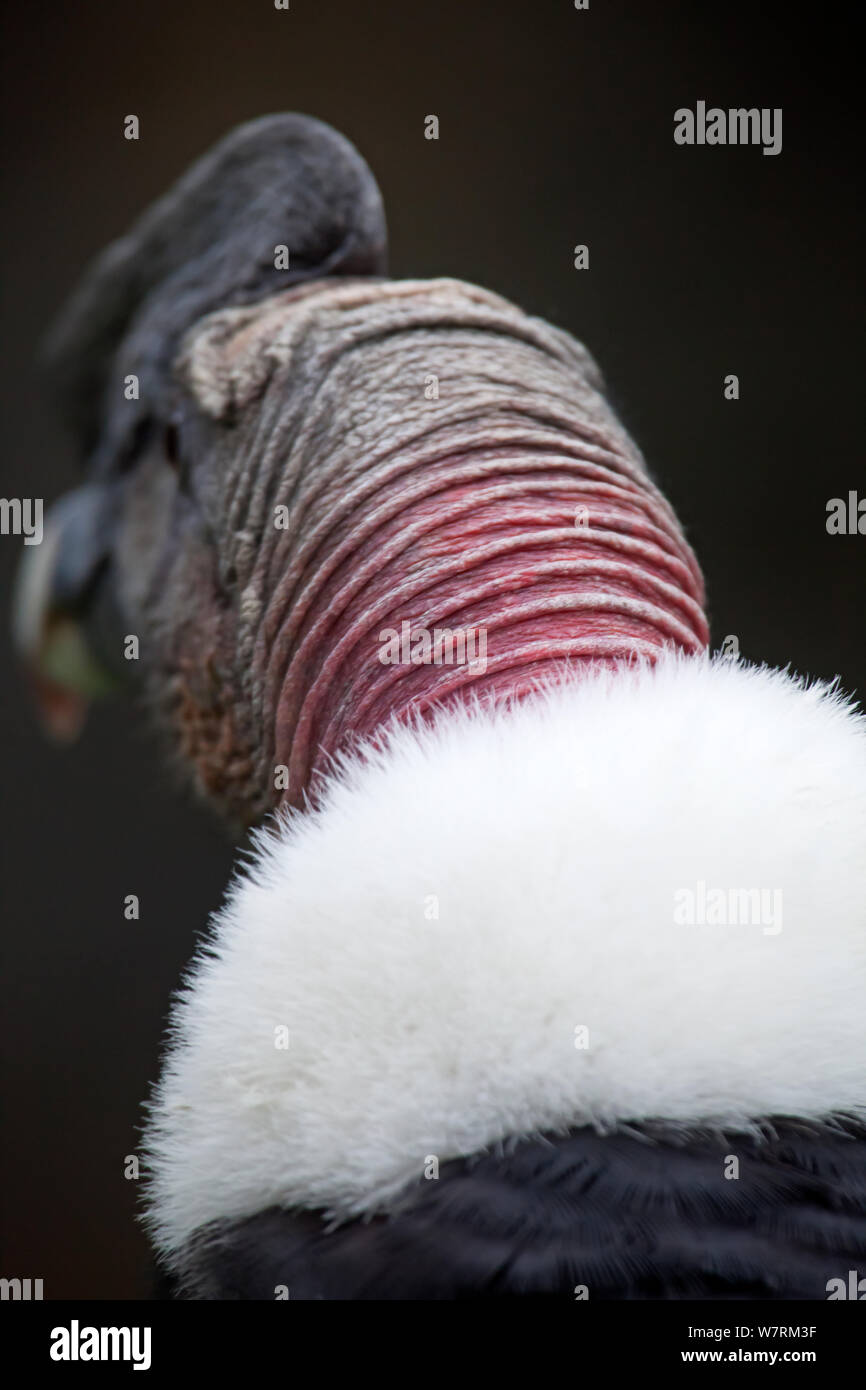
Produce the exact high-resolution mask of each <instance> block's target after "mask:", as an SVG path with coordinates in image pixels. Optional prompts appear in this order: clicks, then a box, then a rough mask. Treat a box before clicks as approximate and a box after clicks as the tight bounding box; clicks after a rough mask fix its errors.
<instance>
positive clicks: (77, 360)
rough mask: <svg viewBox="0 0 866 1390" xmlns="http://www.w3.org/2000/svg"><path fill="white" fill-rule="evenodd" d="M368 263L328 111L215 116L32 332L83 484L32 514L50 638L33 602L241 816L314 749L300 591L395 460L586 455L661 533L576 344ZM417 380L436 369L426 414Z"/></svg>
mask: <svg viewBox="0 0 866 1390" xmlns="http://www.w3.org/2000/svg"><path fill="white" fill-rule="evenodd" d="M282 245H285V246H288V249H289V265H291V268H289V270H288V271H286V270H277V268H275V267H274V260H275V247H277V246H282ZM384 272H385V220H384V211H382V203H381V197H379V193H378V189H377V186H375V182H374V179H373V175H371V172H370V170H368V168H367V165H366V164H364V161H363V160H361V158H360V156H359V154H357V153H356V152H354V150H353V147H352V146H350V145H349V143H348V142H346V140H345V139H343V138H342V136H339V135H338V133H336V132H335V131H332V129H329V128H328V126H325V125H322V124H321V122H318V121H314V120H311V118H309V117H302V115H275V117H267V118H263V120H260V121H254V122H252V124H249V125H245V126H242V128H239V129H236V131H234V132H232V133H231V135H229V136H228V138H227V139H225V140H222V142H221V145H218V146H217V147H215V149H214V150H213V152H211V153H210V154H207V156H206V157H204V158H202V160H200V161H199V163H197V164H196V165H193V168H192V170H190V171H189V172H188V174H186V175H185V177H183V178H182V179H181V181H179V182H178V183H177V185H175V188H174V189H171V192H170V193H167V195H165V196H164V197H163V199H161V200H160V202H158V203H156V204H154V206H153V207H152V208H150V210H149V211H147V213H146V214H145V215H143V217H142V218H140V220H139V221H138V224H136V225H135V227H133V228H132V231H131V232H129V234H128V235H126V236H124V238H122V239H121V240H118V242H115V243H114V245H113V246H110V247H108V249H107V250H106V252H104V253H103V254H101V256H100V257H99V260H97V261H96V263H95V265H93V267H92V268H90V271H89V272H88V275H86V277H85V279H83V284H82V285H81V288H79V289H78V292H76V293H75V296H74V297H72V300H71V303H70V306H68V309H67V311H65V313H64V316H63V317H61V320H60V322H58V324H57V327H56V329H54V331H53V334H51V339H50V345H49V368H50V375H51V378H53V381H54V386H56V389H57V392H58V395H60V399H61V403H63V404H64V407H65V411H67V417H68V420H70V423H71V425H72V427H74V428H75V431H76V434H78V438H79V442H81V452H82V456H83V459H85V464H86V470H88V485H86V488H83V489H79V492H78V493H74V495H72V496H71V499H70V498H68V499H65V500H64V503H63V506H61V507H60V509H57V510H56V512H54V513H53V521H51V516H50V517H49V528H50V527H51V524H54V528H56V532H57V534H56V535H54V545H53V555H54V559H53V562H51V573H50V574H49V575H47V577H44V582H46V585H47V594H44V595H43V596H42V599H40V612H42V631H43V637H42V642H43V646H46V645H49V638H50V634H49V637H46V635H44V634H46V632H49V628H50V623H49V621H47V619H46V613H47V616H49V617H53V619H54V620H56V619H57V614H65V616H68V617H71V619H74V620H75V621H76V623H78V624H79V627H81V628H82V630H83V631H85V634H86V642H88V646H89V651H90V655H92V657H93V660H95V662H96V663H97V664H99V666H100V667H101V669H103V670H107V671H108V673H111V674H113V676H115V677H117V678H121V680H129V676H131V673H132V674H133V676H135V677H136V682H138V684H139V685H140V687H143V689H145V692H146V696H147V699H149V703H150V705H152V706H153V709H154V713H156V716H157V721H158V724H160V726H163V728H165V730H168V733H170V741H171V744H172V745H174V749H175V752H177V753H178V755H179V756H178V762H179V765H181V767H182V769H183V770H185V773H186V774H188V776H190V777H192V780H193V783H195V785H196V787H197V790H199V791H200V792H202V794H203V795H204V796H206V798H207V799H210V801H211V803H215V806H217V808H218V810H220V812H221V813H222V815H224V816H225V817H227V819H229V820H231V821H232V823H234V824H235V826H245V824H250V823H253V821H254V820H257V819H259V817H260V816H261V815H263V813H264V812H267V810H268V809H270V808H271V806H272V805H274V803H275V801H278V799H279V798H277V796H275V795H274V765H275V763H285V765H286V766H288V765H289V763H291V762H292V778H293V780H292V785H293V787H299V788H300V792H302V794H303V791H304V788H306V778H307V774H309V771H310V766H309V765H310V755H309V749H307V748H306V746H304V741H303V738H300V739H297V744H296V746H293V744H295V739H293V734H295V719H296V717H297V714H299V709H300V695H299V689H297V685H299V680H300V681H302V682H303V681H304V680H307V678H309V677H310V674H311V671H310V669H309V666H310V663H306V659H304V660H302V663H300V667H302V669H300V677H299V670H297V662H296V663H295V667H293V669H292V671H291V673H289V674H291V680H289V681H288V687H286V689H284V682H285V680H286V673H288V664H289V659H291V657H292V652H293V642H295V641H296V637H297V626H299V623H302V621H303V617H302V614H303V602H297V596H299V595H300V598H302V599H303V595H304V585H307V588H309V585H310V582H311V581H310V574H313V575H314V577H316V575H317V574H318V575H320V574H321V570H322V564H327V552H328V546H331V549H334V546H335V541H334V537H338V538H339V537H341V535H342V538H343V541H345V530H346V528H352V527H353V525H360V523H359V521H357V520H356V518H354V517H352V516H349V510H350V507H352V506H354V507H356V510H357V502H359V498H363V495H364V492H367V493H368V492H371V491H374V489H375V488H378V486H379V485H381V484H382V480H385V482H388V480H389V478H393V474H395V471H396V473H398V474H399V475H400V477H402V474H406V477H407V478H409V477H410V475H413V477H414V480H416V481H414V484H413V485H420V486H423V488H424V486H430V488H432V484H430V485H428V484H425V481H424V473H425V470H427V467H428V464H435V463H436V461H441V460H442V459H448V457H453V456H456V455H459V453H460V452H461V450H474V452H475V453H477V455H478V456H481V453H482V452H484V450H489V452H491V453H493V455H496V452H498V453H499V456H502V455H503V453H506V452H509V450H510V452H512V453H513V455H514V456H516V457H520V459H521V460H523V461H521V464H520V467H521V468H524V467H525V459H527V456H528V455H531V453H532V452H535V453H537V455H538V456H539V457H541V456H542V455H544V456H545V457H548V455H549V453H550V452H556V450H559V453H560V455H563V453H574V452H575V450H577V449H582V450H584V452H587V449H588V450H589V452H592V450H596V455H595V456H596V457H598V459H599V460H601V461H607V463H610V466H612V467H613V468H616V470H617V471H619V473H624V474H630V475H631V477H632V478H639V480H641V485H642V486H644V488H646V489H649V491H651V492H652V495H653V498H655V505H656V506H657V509H659V510H660V512H664V514H666V516H667V517H669V518H670V521H671V524H673V525H674V527H676V520H674V518H673V514H671V513H670V509H669V507H667V503H666V502H664V499H663V498H662V496H660V495H659V493H657V492H655V489H652V485H651V484H649V482H648V480H646V475H645V470H644V464H642V460H641V456H639V453H638V450H637V449H635V446H634V445H632V442H631V441H630V439H628V436H627V435H626V432H624V431H623V430H621V427H620V425H619V423H617V421H616V418H614V417H613V414H612V411H610V409H609V407H607V404H606V402H605V399H603V395H602V391H601V378H599V375H598V371H596V368H595V364H594V363H592V360H591V357H589V356H588V353H587V352H585V349H584V347H581V345H580V343H577V342H574V339H571V338H570V336H569V335H567V334H563V332H560V331H557V329H555V328H552V327H550V325H549V324H546V322H544V321H541V320H535V318H530V317H528V316H525V314H523V313H521V311H520V310H517V309H514V306H512V304H509V303H507V302H505V300H502V299H499V297H498V296H495V295H489V293H488V292H485V291H481V289H477V288H475V286H470V285H463V284H461V282H459V281H421V282H413V281H407V282H389V281H385V279H384V278H379V277H384ZM428 371H435V373H438V374H439V377H441V378H443V379H445V381H446V382H448V391H445V392H443V398H442V399H441V400H438V402H436V403H435V406H434V407H431V403H430V402H428V400H425V398H424V379H425V374H427V373H428ZM131 374H135V375H136V377H138V379H139V399H138V400H135V399H133V400H128V399H126V398H125V389H124V382H125V378H128V377H129V375H131ZM493 467H495V460H493V461H491V470H493ZM496 467H498V466H496ZM499 471H502V470H499ZM418 478H420V480H421V481H420V484H418V482H417V480H418ZM389 485H391V484H389ZM275 503H285V505H286V506H289V509H291V525H289V530H288V531H279V532H278V531H275V530H274V524H272V516H274V505H275ZM341 527H342V528H343V530H342V531H341ZM322 538H324V539H322ZM322 553H324V555H325V560H322V559H321V556H322ZM411 563H413V567H414V569H416V570H417V564H418V563H421V562H420V560H418V559H417V557H413V562H411ZM317 567H318V570H317ZM329 620H331V617H329V616H328V621H329ZM338 620H339V613H338V614H336V616H335V621H338ZM371 626H373V624H371ZM32 627H33V624H32V623H31V628H32ZM131 634H132V635H135V637H138V638H139V659H138V660H128V659H126V657H125V644H124V638H125V637H126V635H131ZM33 645H36V646H38V645H39V642H38V639H33V638H31V648H32V646H33ZM29 655H31V659H32V660H36V663H38V662H39V660H40V653H39V652H38V651H31V653H29ZM43 655H44V653H43ZM320 659H321V652H320V653H318V655H317V660H320ZM47 664H49V663H47V662H44V660H43V666H46V667H47ZM313 664H314V663H313ZM373 674H374V676H375V667H374V670H373ZM71 684H75V682H71ZM78 684H79V688H81V682H78ZM316 733H317V731H316V728H313V731H311V735H310V738H313V741H314V738H316ZM296 774H297V776H296ZM297 799H302V796H300V795H299V798H297Z"/></svg>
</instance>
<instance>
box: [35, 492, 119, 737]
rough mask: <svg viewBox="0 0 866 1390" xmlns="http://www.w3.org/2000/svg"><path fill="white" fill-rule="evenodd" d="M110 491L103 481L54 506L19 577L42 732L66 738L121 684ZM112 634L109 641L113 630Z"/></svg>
mask: <svg viewBox="0 0 866 1390" xmlns="http://www.w3.org/2000/svg"><path fill="white" fill-rule="evenodd" d="M110 523H111V496H110V493H109V490H108V489H107V488H106V487H105V486H104V485H101V484H87V485H85V486H83V487H80V488H76V489H75V490H74V491H73V492H69V493H67V494H66V495H65V496H64V497H62V498H61V499H60V501H59V502H56V503H55V505H54V506H53V507H52V508H51V509H50V511H49V512H48V515H47V517H46V519H45V525H44V531H43V536H42V542H41V544H40V545H33V546H29V547H28V548H27V549H26V550H25V552H24V555H23V557H22V560H21V562H20V565H19V568H18V574H17V578H16V585H15V592H14V596H13V607H12V625H13V635H14V639H15V645H16V647H17V649H18V652H19V654H20V656H21V658H22V661H23V665H24V669H25V673H26V676H27V678H28V680H29V683H30V684H31V686H32V688H33V692H34V697H35V701H36V706H37V709H38V712H39V716H40V722H41V723H42V726H43V728H44V729H45V732H46V733H47V734H48V735H49V736H50V737H51V738H53V739H55V740H56V741H58V742H61V743H69V742H72V741H73V740H74V739H76V738H77V737H78V735H79V733H80V732H81V729H82V727H83V724H84V720H85V717H86V714H87V709H88V706H89V704H90V702H91V700H93V699H96V698H99V697H101V696H104V695H106V694H108V693H110V692H111V691H112V690H115V689H116V688H117V687H118V686H119V685H120V684H121V679H120V677H121V674H122V668H121V667H120V665H119V657H115V658H114V659H112V657H111V656H109V655H108V653H110V652H118V651H119V647H120V643H119V642H118V641H117V638H116V633H117V631H118V630H119V624H118V619H117V615H116V612H115V610H114V606H113V602H112V598H111V590H112V588H113V586H111V585H109V584H107V583H106V582H105V581H106V575H107V573H108V571H109V570H110V567H111V540H110V538H111V524H110ZM110 631H111V632H113V633H114V634H115V640H114V641H113V642H111V641H109V632H110Z"/></svg>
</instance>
